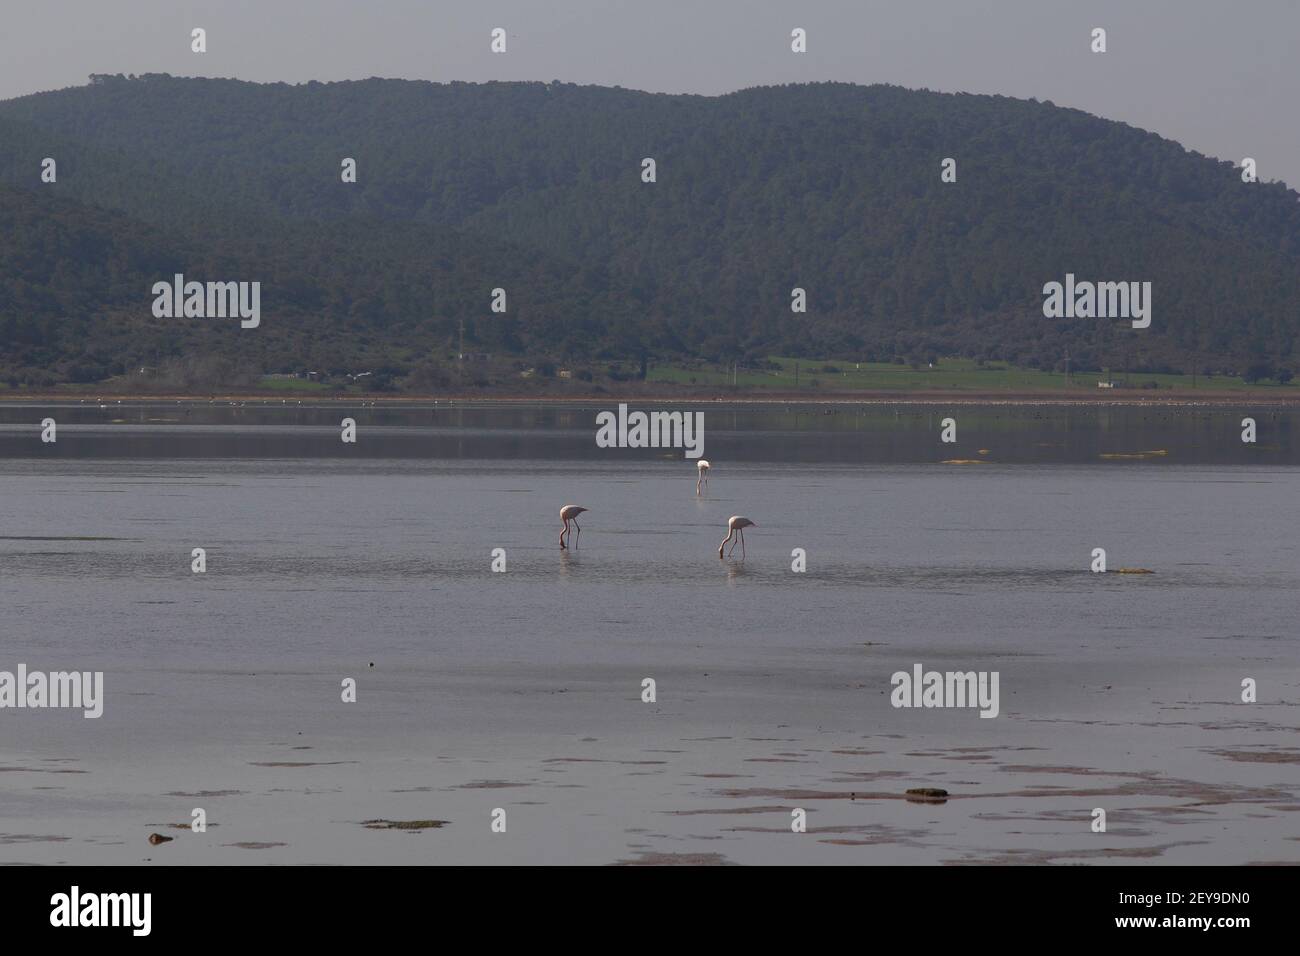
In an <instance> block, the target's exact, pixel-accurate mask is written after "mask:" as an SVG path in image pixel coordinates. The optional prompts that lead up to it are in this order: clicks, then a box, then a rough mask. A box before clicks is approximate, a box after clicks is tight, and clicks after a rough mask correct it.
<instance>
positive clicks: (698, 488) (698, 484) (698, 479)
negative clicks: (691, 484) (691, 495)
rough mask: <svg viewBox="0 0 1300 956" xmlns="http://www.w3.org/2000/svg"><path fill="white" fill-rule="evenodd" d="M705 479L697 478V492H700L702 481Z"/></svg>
mask: <svg viewBox="0 0 1300 956" xmlns="http://www.w3.org/2000/svg"><path fill="white" fill-rule="evenodd" d="M703 480H704V479H703V478H697V479H695V493H696V494H697V495H698V494H699V493H700V482H702V481H703Z"/></svg>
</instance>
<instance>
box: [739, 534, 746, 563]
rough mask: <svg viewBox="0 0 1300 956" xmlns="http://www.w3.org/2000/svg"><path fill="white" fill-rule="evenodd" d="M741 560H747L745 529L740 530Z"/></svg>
mask: <svg viewBox="0 0 1300 956" xmlns="http://www.w3.org/2000/svg"><path fill="white" fill-rule="evenodd" d="M740 560H742V561H744V560H745V529H744V528H741V529H740Z"/></svg>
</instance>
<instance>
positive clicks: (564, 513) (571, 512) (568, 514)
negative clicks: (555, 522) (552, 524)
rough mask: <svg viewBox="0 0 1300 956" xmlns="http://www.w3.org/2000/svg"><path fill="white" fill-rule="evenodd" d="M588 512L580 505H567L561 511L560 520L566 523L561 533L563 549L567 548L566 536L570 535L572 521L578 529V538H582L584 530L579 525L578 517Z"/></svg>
mask: <svg viewBox="0 0 1300 956" xmlns="http://www.w3.org/2000/svg"><path fill="white" fill-rule="evenodd" d="M586 510H587V509H586V508H581V507H579V506H578V505H565V506H564V507H563V508H561V509H560V520H561V521H563V522H564V530H563V531H561V532H560V547H561V548H564V547H565V544H564V536H565V535H566V534H568V533H569V522H570V521H572V522H573V526H574V527H575V528H577V529H578V537H579V538H581V537H582V528H581V526H579V524H578V515H580V514H582V513H583V512H584V511H586Z"/></svg>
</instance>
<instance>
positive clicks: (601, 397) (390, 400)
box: [0, 389, 1300, 408]
mask: <svg viewBox="0 0 1300 956" xmlns="http://www.w3.org/2000/svg"><path fill="white" fill-rule="evenodd" d="M162 403H166V404H173V403H175V404H182V405H212V404H230V403H253V404H257V405H261V406H266V407H272V406H277V405H279V406H290V405H292V406H294V407H298V406H300V405H301V406H336V405H357V406H365V407H371V406H373V407H391V408H410V407H421V406H430V407H433V406H439V405H471V406H489V405H518V406H535V405H578V406H580V405H600V406H605V405H618V404H628V405H632V404H640V405H756V406H761V405H773V406H775V405H809V406H815V405H880V406H890V405H921V406H930V405H983V406H991V405H1006V406H1077V407H1088V406H1095V407H1120V406H1122V407H1141V406H1144V405H1145V406H1151V407H1158V408H1169V407H1182V406H1189V407H1191V406H1216V407H1234V406H1244V405H1251V406H1269V407H1278V408H1292V407H1300V391H1297V392H1295V393H1292V394H1281V395H1278V394H1268V393H1267V392H1265V393H1263V394H1261V393H1260V392H1257V391H1241V392H1236V391H1233V392H1221V393H1217V394H1214V393H1210V394H1206V393H1203V392H1199V391H1191V390H1170V391H1169V393H1167V394H1164V395H1152V394H1149V393H1145V392H1143V391H1142V390H1137V389H1134V390H1130V391H1125V392H1121V393H1120V394H1113V393H1111V394H1105V395H1093V394H1070V393H1065V392H989V391H985V392H942V391H929V392H907V393H897V392H878V391H877V392H825V393H822V394H819V395H816V396H814V395H809V394H807V393H787V392H776V393H770V394H753V393H738V394H717V393H712V394H673V393H662V392H644V393H634V394H626V395H619V394H611V393H604V394H602V393H587V394H582V395H522V394H519V393H513V394H502V395H493V394H474V393H471V394H442V395H383V394H376V395H367V394H349V395H321V394H310V395H303V394H300V393H294V394H292V395H285V394H275V393H267V392H240V391H231V392H211V393H208V394H207V395H194V394H187V393H157V394H148V393H140V392H121V393H114V392H101V393H98V394H96V395H94V396H93V397H91V396H87V395H86V394H85V393H69V392H45V393H38V394H31V395H23V396H21V397H19V396H10V395H4V396H0V407H4V406H10V407H25V406H32V405H49V404H57V405H73V406H76V405H81V406H88V407H96V406H99V405H105V406H107V405H110V404H112V405H118V404H123V405H125V404H130V405H157V404H162Z"/></svg>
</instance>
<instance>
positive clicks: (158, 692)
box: [0, 404, 1300, 864]
mask: <svg viewBox="0 0 1300 956" xmlns="http://www.w3.org/2000/svg"><path fill="white" fill-rule="evenodd" d="M610 407H613V406H610ZM703 410H704V412H705V421H706V439H705V455H706V457H707V458H708V459H709V460H710V461H711V462H712V464H713V468H712V471H711V474H710V480H709V484H708V486H707V488H706V489H705V490H704V492H703V494H700V495H697V494H696V484H695V477H696V476H695V466H694V463H693V462H691V461H690V460H684V459H683V458H682V454H681V451H680V450H677V451H674V450H671V449H644V450H637V449H601V448H597V447H596V445H595V442H594V438H593V436H594V432H595V426H594V414H595V411H596V408H595V407H594V406H593V407H592V408H590V409H586V408H573V407H563V408H559V407H543V408H533V407H529V408H519V407H516V406H471V407H463V406H461V407H450V408H443V407H422V408H409V409H408V408H403V409H392V408H371V407H364V408H361V407H357V406H355V405H354V406H328V407H313V406H304V407H302V408H299V407H297V406H296V405H294V406H288V405H286V406H280V407H275V406H265V407H255V406H254V405H252V404H250V405H248V406H243V407H239V406H226V407H224V408H223V407H220V406H216V405H211V406H210V405H207V404H198V405H184V406H175V405H170V406H160V405H154V406H145V405H126V406H123V407H122V408H118V407H116V406H115V405H114V406H111V407H109V408H105V409H100V408H98V407H97V406H95V407H93V408H92V407H87V406H84V405H73V406H69V407H66V408H58V407H39V408H38V407H30V408H28V407H14V406H6V407H4V408H3V409H2V410H0V422H3V424H0V600H2V601H3V608H4V615H3V620H4V626H3V629H4V636H3V646H2V647H0V654H2V655H3V656H2V657H0V670H10V671H12V670H14V669H15V668H16V666H17V664H18V663H20V662H22V663H25V664H26V665H27V666H28V668H29V669H32V670H36V669H40V670H66V669H76V670H82V671H85V670H91V671H95V670H102V671H103V672H104V675H105V677H104V681H105V706H104V715H103V716H102V717H101V718H99V719H97V720H87V719H84V718H83V717H82V716H81V713H80V712H79V711H55V710H45V711H40V710H3V711H0V787H2V789H0V862H76V863H101V862H103V863H138V862H144V861H146V860H150V861H153V862H157V863H165V862H174V863H246V862H277V863H282V862H305V863H317V862H322V863H329V862H371V863H417V862H454V863H504V862H524V863H541V862H551V863H613V862H734V863H775V862H810V863H811V862H817V863H849V864H857V863H900V862H916V863H950V864H961V863H973V862H1062V863H1080V862H1083V863H1087V862H1128V863H1136V864H1141V863H1161V862H1170V863H1181V862H1190V863H1197V862H1227V863H1237V862H1240V863H1246V862H1278V861H1286V862H1296V861H1300V842H1297V841H1296V840H1295V839H1294V838H1295V837H1296V836H1297V833H1296V830H1295V824H1294V822H1293V821H1294V819H1295V816H1296V814H1295V812H1294V811H1296V810H1297V808H1300V801H1298V800H1297V795H1296V786H1297V774H1296V770H1297V764H1298V763H1300V751H1298V750H1297V749H1296V744H1295V740H1296V737H1295V732H1296V729H1297V724H1298V723H1300V721H1298V720H1297V716H1298V715H1297V710H1296V702H1297V688H1298V687H1300V666H1298V664H1297V654H1296V631H1295V623H1294V622H1295V589H1296V587H1297V584H1300V580H1298V579H1300V554H1298V553H1297V552H1298V546H1297V544H1296V541H1297V538H1296V534H1295V518H1294V516H1295V514H1296V501H1297V500H1298V498H1300V469H1298V468H1297V467H1296V465H1297V459H1296V454H1297V452H1296V447H1295V443H1294V442H1292V440H1291V435H1292V430H1291V429H1292V425H1293V423H1294V413H1292V412H1290V411H1277V410H1269V411H1258V410H1257V411H1256V412H1255V413H1253V414H1254V415H1255V417H1256V418H1257V419H1258V422H1259V435H1260V437H1259V441H1258V442H1257V443H1256V445H1255V446H1249V445H1243V443H1242V442H1241V441H1240V431H1241V428H1240V420H1241V418H1242V417H1243V416H1244V415H1249V414H1252V412H1251V410H1250V409H1205V408H1199V407H1188V408H1184V409H1177V408H1172V409H1158V410H1145V409H1125V408H1122V407H1114V408H1106V409H1078V408H1051V407H1047V408H1040V407H1011V406H1005V407H975V406H966V407H957V408H954V409H951V410H948V409H932V408H929V407H917V406H905V407H900V408H891V407H866V408H859V407H856V406H843V407H831V406H827V407H803V408H760V407H717V408H715V407H712V406H709V407H703ZM46 415H49V416H52V417H54V418H55V419H56V420H57V421H58V423H59V424H58V441H57V442H56V443H54V444H52V445H49V444H42V443H41V441H40V427H39V422H40V420H41V419H42V418H44V417H46ZM343 415H349V416H351V417H353V418H355V419H356V421H357V423H358V426H359V434H358V441H357V443H356V444H355V445H344V444H343V443H342V442H341V441H340V440H339V428H338V422H339V419H340V418H341V417H342V416H343ZM949 416H951V417H954V418H955V419H956V421H957V433H958V439H959V441H958V442H957V443H956V444H955V445H945V444H943V443H941V442H940V441H939V433H940V428H941V419H943V418H944V417H949ZM1103 456H1112V457H1103ZM1113 456H1123V457H1113ZM952 461H962V462H971V463H969V464H948V463H945V462H952ZM567 503H575V504H580V505H583V506H585V507H586V508H588V509H589V511H588V513H586V514H584V515H583V516H582V517H581V519H580V521H581V525H582V533H581V537H580V538H579V539H578V540H577V542H576V543H575V544H574V546H573V547H571V548H569V549H568V550H567V551H561V550H560V549H559V548H558V546H557V545H558V542H557V536H558V534H559V531H560V521H559V518H558V511H559V508H560V506H561V505H563V504H567ZM733 514H744V515H747V516H749V517H750V518H752V519H753V520H754V521H755V522H756V523H757V524H756V526H755V527H753V528H750V529H748V530H747V531H746V539H745V558H744V560H743V561H742V560H741V559H740V550H739V549H738V550H737V551H736V552H735V555H734V557H733V558H731V559H728V560H720V559H719V558H718V554H717V548H718V545H719V542H720V541H721V540H722V538H723V536H724V535H725V534H726V522H727V518H728V516H729V515H733ZM194 548H203V549H205V551H206V562H207V564H206V571H205V573H203V574H195V573H193V572H192V571H191V560H192V559H191V553H192V550H193V549H194ZM1095 548H1104V549H1105V551H1106V555H1107V561H1108V565H1109V568H1110V570H1111V571H1112V572H1113V571H1115V570H1117V569H1119V568H1121V567H1134V568H1142V569H1149V570H1151V571H1152V572H1154V573H1152V574H1142V575H1131V574H1116V573H1106V574H1095V573H1092V572H1091V571H1090V570H1089V569H1090V565H1091V564H1092V561H1093V550H1094V549H1095ZM496 549H502V551H503V552H504V560H505V566H506V570H505V572H504V573H501V572H494V571H493V570H492V564H493V560H494V551H495V550H496ZM797 549H800V550H801V552H802V554H803V555H804V556H805V560H806V571H802V572H797V571H794V570H792V563H794V562H795V561H796V555H795V552H796V550H797ZM497 555H498V560H499V558H500V555H501V552H497ZM918 663H919V664H921V665H923V667H924V668H925V669H927V670H929V669H937V670H939V671H950V670H953V671H962V672H965V671H977V672H980V671H984V672H997V673H998V675H999V679H1000V681H999V687H1000V702H999V713H998V716H997V717H995V718H993V719H982V718H980V716H979V714H978V712H977V711H976V710H974V709H970V708H964V709H963V708H934V709H925V708H921V709H914V708H898V707H894V706H892V705H891V689H892V685H891V675H893V674H894V673H895V672H896V671H900V670H902V671H911V669H912V668H913V666H914V665H915V664H918ZM347 678H352V679H354V680H355V681H356V688H357V689H356V701H355V703H344V702H343V701H342V700H341V690H340V688H341V682H342V681H344V680H345V679H347ZM646 678H651V679H653V681H654V682H655V698H656V699H655V700H654V701H653V702H646V701H643V699H642V695H643V681H644V680H645V679H646ZM1247 678H1250V679H1252V680H1254V681H1255V682H1256V684H1257V686H1258V700H1257V701H1256V702H1255V703H1245V702H1243V701H1242V699H1241V697H1242V681H1243V680H1244V679H1247ZM920 787H924V788H940V789H943V790H946V791H947V792H948V797H947V800H946V802H944V803H917V802H914V801H909V800H908V799H907V798H906V790H908V789H914V788H920ZM196 807H201V808H203V809H204V810H205V812H206V815H207V820H208V823H209V827H208V830H207V832H205V833H194V832H191V831H190V830H189V829H187V828H183V827H182V825H184V824H187V823H188V822H189V820H190V817H191V812H192V810H193V809H194V808H196ZM796 808H801V809H803V810H805V811H806V812H807V819H808V825H807V832H806V833H793V832H792V831H791V825H790V824H791V812H792V811H793V810H795V809H796ZM1097 808H1102V809H1105V810H1106V813H1107V820H1108V827H1107V831H1106V832H1105V833H1097V832H1093V830H1092V827H1091V824H1092V820H1093V811H1094V810H1095V809H1097ZM497 809H501V810H504V811H505V814H506V817H507V819H508V825H507V829H506V832H505V833H494V832H493V831H492V829H491V821H492V813H493V811H494V810H497ZM374 820H390V821H411V820H426V821H427V820H436V821H445V822H444V824H443V825H442V826H438V827H434V826H427V827H424V828H418V829H398V830H394V829H376V828H375V827H374V825H371V826H367V825H366V822H367V821H374ZM151 832H161V833H165V834H167V835H171V836H174V837H176V839H175V841H174V842H171V843H168V844H165V845H163V846H157V847H155V846H150V845H149V844H148V843H147V842H146V837H147V836H148V834H149V833H151Z"/></svg>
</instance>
